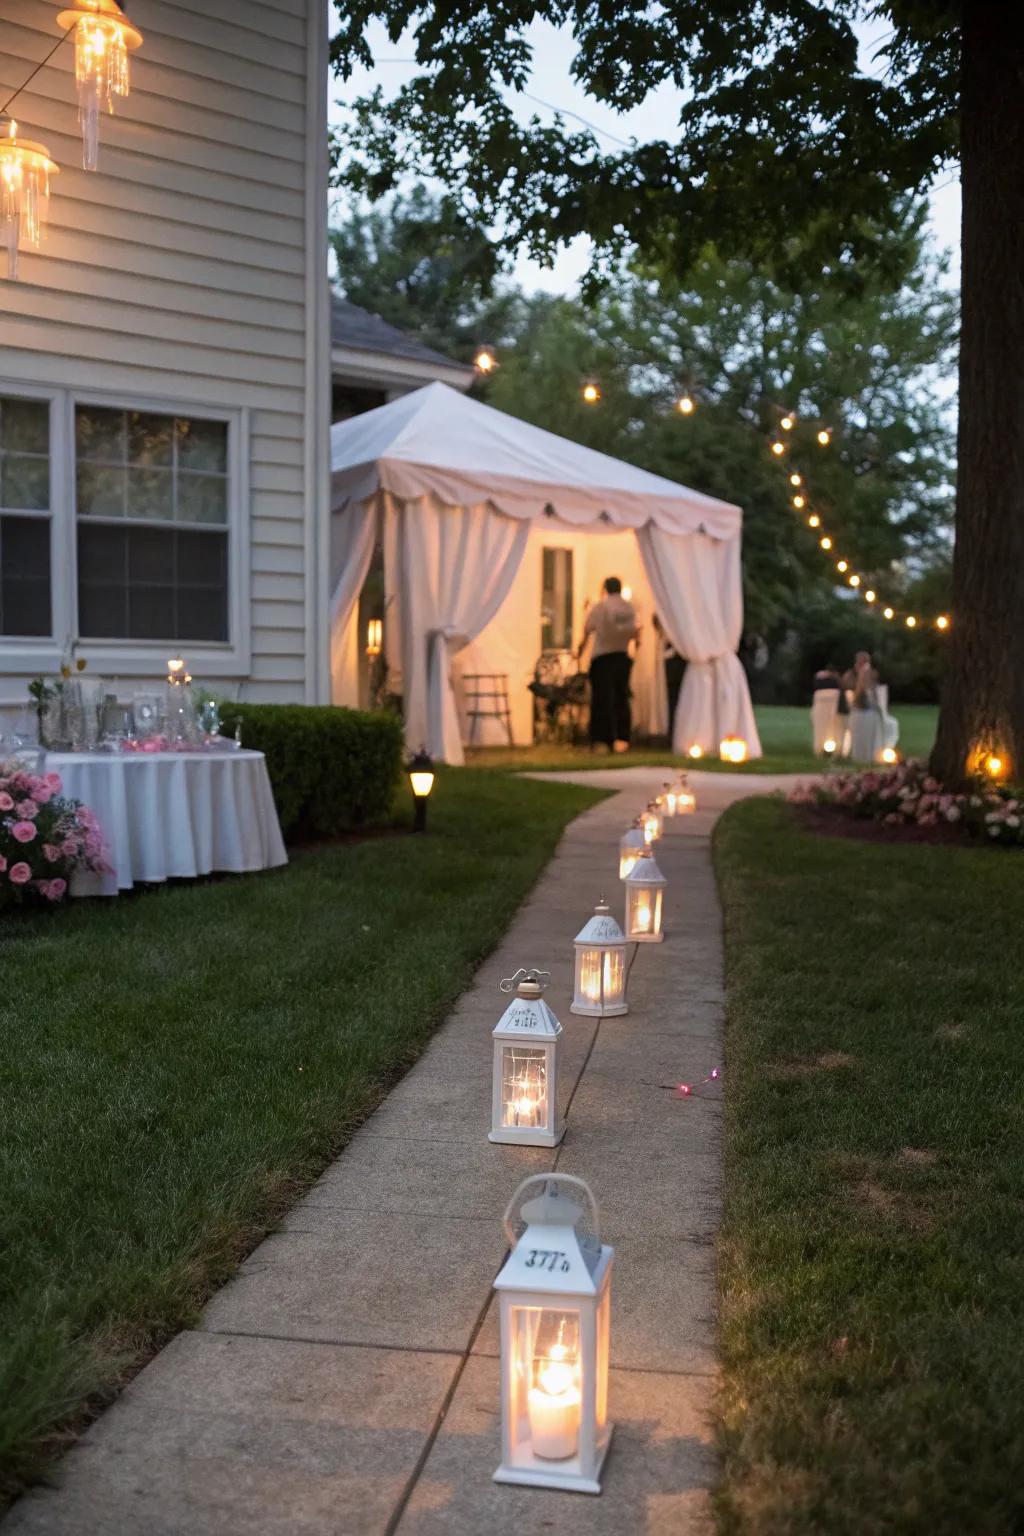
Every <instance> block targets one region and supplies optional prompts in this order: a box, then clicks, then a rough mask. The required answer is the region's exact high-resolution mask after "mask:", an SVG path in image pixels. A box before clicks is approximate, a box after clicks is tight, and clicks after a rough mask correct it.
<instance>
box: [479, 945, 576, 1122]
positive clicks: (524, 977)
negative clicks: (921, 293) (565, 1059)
mask: <svg viewBox="0 0 1024 1536" xmlns="http://www.w3.org/2000/svg"><path fill="white" fill-rule="evenodd" d="M549 979H550V973H549V972H548V971H535V970H530V971H524V970H519V971H516V973H515V975H514V976H507V977H506V978H505V980H504V981H502V982H500V983H499V990H500V991H502V992H505V993H508V992H515V997H514V998H513V999H512V1001H511V1002H510V1003H509V1005H508V1007H507V1008H506V1009H505V1012H504V1013H503V1014H502V1016H501V1018H500V1019H499V1020H498V1022H497V1024H496V1025H495V1026H494V1030H493V1031H492V1034H491V1039H492V1040H493V1041H494V1072H493V1078H492V1093H491V1129H490V1131H489V1133H488V1140H489V1141H499V1142H507V1143H510V1144H512V1145H516V1144H518V1145H519V1146H526V1147H557V1146H558V1143H559V1142H560V1141H561V1139H562V1137H563V1136H564V1135H565V1126H564V1124H563V1123H562V1121H561V1120H560V1119H559V1117H558V1102H557V1100H558V1051H559V1041H560V1039H561V1035H562V1026H561V1024H559V1022H558V1020H557V1019H556V1018H555V1015H554V1014H553V1013H552V1011H551V1009H550V1008H549V1007H548V1005H547V1003H546V1002H545V1001H544V995H543V994H544V987H545V985H546V983H547V982H548V980H549Z"/></svg>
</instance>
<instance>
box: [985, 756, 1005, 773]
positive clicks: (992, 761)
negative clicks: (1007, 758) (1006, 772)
mask: <svg viewBox="0 0 1024 1536" xmlns="http://www.w3.org/2000/svg"><path fill="white" fill-rule="evenodd" d="M1002 771H1003V760H1002V758H1001V757H996V756H995V754H991V755H990V756H988V757H986V759H985V772H986V773H987V774H988V776H989V778H991V779H998V777H999V775H1000V774H1001V773H1002Z"/></svg>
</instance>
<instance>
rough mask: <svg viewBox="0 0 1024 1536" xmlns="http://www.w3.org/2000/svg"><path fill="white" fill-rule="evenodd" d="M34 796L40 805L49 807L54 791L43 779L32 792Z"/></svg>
mask: <svg viewBox="0 0 1024 1536" xmlns="http://www.w3.org/2000/svg"><path fill="white" fill-rule="evenodd" d="M32 794H33V796H34V797H35V799H36V800H38V802H39V804H40V805H49V803H50V801H51V800H52V799H53V790H52V789H51V788H50V786H49V784H46V783H45V782H44V781H43V780H42V779H40V780H39V783H38V784H37V785H36V787H35V789H34V790H33V791H32Z"/></svg>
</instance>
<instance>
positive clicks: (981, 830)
mask: <svg viewBox="0 0 1024 1536" xmlns="http://www.w3.org/2000/svg"><path fill="white" fill-rule="evenodd" d="M788 798H789V800H790V801H791V802H792V803H793V804H796V805H815V806H821V807H828V808H831V809H834V810H836V811H838V812H840V813H844V814H846V815H847V816H852V817H858V818H861V819H863V820H871V821H877V822H880V823H881V824H882V826H887V827H893V828H896V827H919V828H921V829H928V828H935V827H941V826H956V827H958V828H959V829H962V831H963V832H964V834H965V835H971V836H975V837H982V838H985V839H987V840H988V841H990V842H993V843H998V844H1002V845H1005V846H1011V847H1020V846H1022V845H1024V825H1022V822H1024V808H1022V805H1021V802H1020V801H1019V800H1018V799H1017V797H1016V796H1015V795H1014V793H1013V791H1012V790H1010V789H1000V788H996V787H995V786H993V785H988V784H978V785H977V786H975V787H974V788H973V789H970V790H967V791H966V792H962V793H957V794H954V793H952V792H951V791H948V790H946V789H944V788H943V786H942V785H941V784H940V783H939V781H938V779H935V778H933V777H932V775H931V774H930V773H929V772H928V769H927V767H926V766H925V764H923V763H919V762H916V761H914V760H913V759H911V761H909V762H906V763H900V764H899V766H898V767H895V768H885V769H868V770H866V771H865V772H863V773H839V774H835V775H834V776H832V777H829V778H826V779H825V780H824V781H822V782H819V783H816V784H798V785H797V787H796V788H795V789H794V790H792V791H791V792H790V794H789V797H788Z"/></svg>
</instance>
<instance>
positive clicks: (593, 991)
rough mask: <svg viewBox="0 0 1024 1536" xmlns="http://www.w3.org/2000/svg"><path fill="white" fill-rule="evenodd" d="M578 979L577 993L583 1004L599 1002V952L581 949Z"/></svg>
mask: <svg viewBox="0 0 1024 1536" xmlns="http://www.w3.org/2000/svg"><path fill="white" fill-rule="evenodd" d="M579 957H580V979H579V986H578V988H577V991H578V993H579V995H580V997H581V998H582V999H583V1001H584V1002H587V1003H599V1002H601V951H600V950H599V949H581V950H580V951H579Z"/></svg>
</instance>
